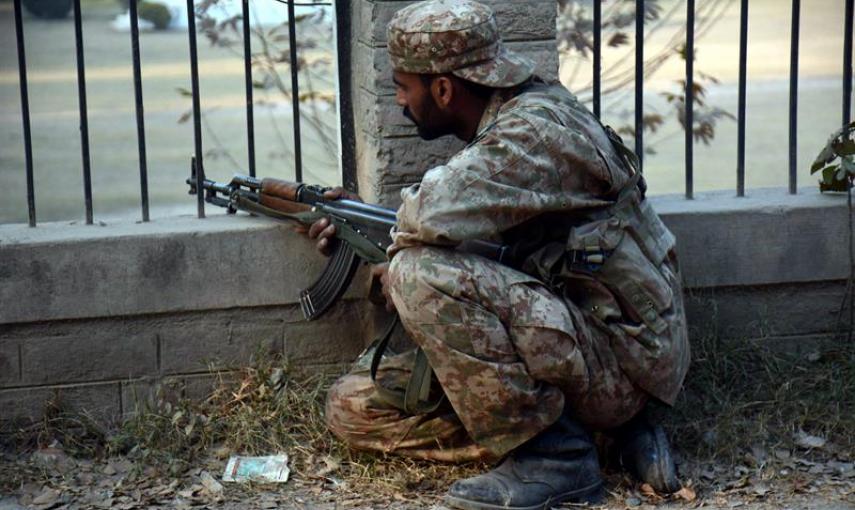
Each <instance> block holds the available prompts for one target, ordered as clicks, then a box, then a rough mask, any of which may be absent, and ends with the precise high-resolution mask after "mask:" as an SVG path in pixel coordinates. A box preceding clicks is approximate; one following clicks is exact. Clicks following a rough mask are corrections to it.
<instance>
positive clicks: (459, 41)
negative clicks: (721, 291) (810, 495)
mask: <svg viewBox="0 0 855 510" xmlns="http://www.w3.org/2000/svg"><path fill="white" fill-rule="evenodd" d="M388 49H389V55H390V57H391V60H392V64H393V68H394V76H393V79H394V82H395V85H396V87H397V102H398V104H399V105H400V106H401V107H403V111H404V115H405V116H407V117H408V118H409V119H411V120H412V121H413V122H414V123H415V125H416V126H417V127H418V132H419V135H420V136H421V137H422V138H424V139H427V140H431V139H435V138H438V137H440V136H443V135H448V134H453V135H455V136H457V137H458V138H460V139H461V140H464V141H465V142H467V143H468V145H467V146H466V147H465V148H464V149H463V150H461V151H460V152H459V153H458V154H456V155H455V156H454V157H452V158H451V159H450V160H449V161H448V163H447V164H446V165H443V166H439V167H436V168H433V169H431V170H429V171H427V172H426V173H425V175H424V177H423V179H422V181H421V183H420V184H418V185H414V186H411V187H409V188H407V189H404V190H403V191H402V192H401V198H402V205H401V207H400V209H399V210H398V215H397V225H396V228H395V229H394V230H393V232H392V237H393V244H392V245H391V246H390V248H389V250H388V255H389V259H390V261H391V262H390V263H389V264H388V265H384V266H378V267H377V268H376V269H375V275H376V276H377V277H378V278H380V280H381V281H382V282H383V283H384V292H386V294H387V297H388V299H389V302H390V303H391V304H392V306H393V307H394V309H395V310H396V311H397V313H398V315H399V317H400V320H401V322H402V324H403V326H404V328H405V329H406V331H407V333H408V334H409V336H410V337H411V338H412V340H413V341H414V342H415V343H416V344H417V345H418V349H417V350H414V351H408V352H405V353H403V354H398V355H394V356H391V355H390V356H386V357H385V358H384V359H383V362H382V364H381V363H380V357H379V356H380V355H382V348H380V354H379V355H377V356H375V357H374V360H373V362H372V363H371V365H373V366H371V367H369V366H368V358H365V359H363V360H361V362H359V363H357V366H356V367H355V368H354V370H353V371H352V372H351V373H350V374H348V375H346V376H344V377H343V378H341V379H340V380H339V381H338V382H337V383H336V384H335V385H334V386H333V388H332V389H331V390H330V393H329V396H328V400H327V407H326V419H327V421H328V424H329V426H330V428H331V430H332V431H333V432H334V433H335V434H336V435H337V436H338V437H340V438H341V439H342V440H344V441H346V442H347V443H349V444H350V445H351V446H353V447H354V448H360V449H369V450H379V451H383V452H392V453H397V454H401V455H407V456H411V457H416V458H423V459H433V460H440V461H451V462H457V461H469V460H498V459H502V460H501V463H499V464H498V466H497V467H496V468H495V469H493V470H491V471H489V472H487V473H485V474H482V475H480V476H476V477H473V478H469V479H465V480H460V481H457V482H455V483H454V484H453V485H452V486H451V488H450V489H449V492H448V495H447V496H446V503H447V504H449V505H450V506H452V507H456V508H468V509H494V508H518V509H522V508H525V509H533V508H546V507H547V506H548V505H551V504H557V503H559V502H561V501H596V500H597V499H599V498H600V497H601V494H602V481H601V478H600V473H599V464H598V459H597V453H596V449H595V447H594V445H593V444H592V441H591V438H590V436H589V432H590V431H604V432H606V433H608V434H610V435H612V436H613V437H614V438H615V440H616V444H617V446H618V449H619V453H620V457H621V462H622V463H623V465H624V466H625V467H626V468H627V469H629V470H630V471H631V472H633V473H634V474H635V475H636V476H637V477H638V478H640V479H641V480H643V481H645V482H648V483H650V484H652V485H653V487H654V488H656V489H657V490H659V491H662V492H673V491H675V490H677V489H678V488H679V482H678V481H677V479H676V475H675V471H674V464H673V461H672V459H671V456H670V452H669V446H668V442H667V439H666V437H665V435H664V433H663V431H662V429H661V427H659V426H653V425H651V424H650V423H649V422H648V421H647V419H646V418H645V414H644V412H643V410H644V408H645V406H646V405H647V403H648V402H649V401H652V400H658V401H661V402H664V403H666V404H673V403H674V400H675V399H676V397H677V393H678V392H679V389H680V387H681V385H682V382H683V378H684V376H685V374H686V370H687V368H688V363H689V346H688V343H687V335H686V325H685V314H684V310H683V300H682V290H681V287H680V279H679V275H678V271H677V261H676V255H675V252H674V244H675V243H674V238H673V236H672V235H671V233H670V232H669V231H668V230H667V229H666V228H665V226H664V225H663V224H662V222H661V221H660V219H659V217H658V216H657V215H656V214H655V212H653V210H652V209H651V208H650V206H649V204H648V202H647V201H646V200H645V199H644V191H645V186H644V181H643V180H642V179H641V176H640V174H638V173H637V171H636V160H635V156H634V155H633V154H632V152H631V151H630V150H629V149H627V148H626V147H625V146H624V145H623V144H622V143H621V141H620V139H619V137H618V136H617V135H616V134H615V133H614V132H613V131H612V130H611V129H610V128H606V127H603V126H602V124H600V122H599V121H598V120H597V119H596V118H595V117H594V116H593V115H592V114H591V113H590V112H588V111H587V110H586V109H585V108H584V107H583V106H582V105H581V104H579V102H578V101H577V100H576V98H575V97H574V96H573V95H572V94H570V93H569V92H568V91H567V90H566V89H565V88H563V87H562V86H561V85H560V84H548V83H545V82H544V81H543V80H541V79H540V78H538V77H537V76H535V75H534V73H533V69H534V65H533V64H532V63H531V62H530V61H528V60H527V59H525V58H523V57H521V56H519V55H516V54H514V53H512V52H510V51H509V50H508V49H507V48H506V47H505V46H504V45H503V44H502V41H501V39H500V37H499V33H498V29H497V26H496V21H495V18H494V16H493V13H492V12H491V10H490V9H489V8H488V7H486V6H484V5H482V4H480V3H477V2H474V1H469V0H431V1H427V2H419V3H416V4H413V5H410V6H408V7H405V8H403V9H401V10H400V11H399V12H398V13H397V14H396V15H395V16H394V18H393V19H392V20H391V22H390V23H389V26H388ZM340 193H342V192H340V191H339V192H336V193H332V194H331V196H340ZM309 235H310V236H311V237H313V238H318V239H319V240H318V247H319V249H321V250H322V251H323V250H326V249H327V248H328V244H329V242H330V238H331V237H333V236H334V235H335V229H334V227H332V226H329V225H328V224H327V223H326V222H325V221H323V220H322V221H321V222H318V223H317V224H315V225H313V226H312V228H311V229H310V232H309ZM477 239H483V240H492V241H498V242H501V243H504V244H508V245H511V246H514V250H513V253H514V257H513V258H514V263H513V264H511V265H510V266H509V265H506V264H499V263H498V262H495V261H493V260H489V259H487V258H484V257H481V256H479V255H477V254H473V253H470V252H468V251H467V250H466V249H461V246H465V245H466V243H467V241H471V240H477ZM378 365H379V368H378ZM431 371H432V372H433V374H435V377H432V376H431Z"/></svg>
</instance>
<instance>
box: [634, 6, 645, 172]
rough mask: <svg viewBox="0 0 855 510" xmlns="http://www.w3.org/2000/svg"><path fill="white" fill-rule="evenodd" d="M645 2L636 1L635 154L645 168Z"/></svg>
mask: <svg viewBox="0 0 855 510" xmlns="http://www.w3.org/2000/svg"><path fill="white" fill-rule="evenodd" d="M643 101H644V0H635V153H636V154H637V155H638V170H639V171H642V169H643V167H644V105H643Z"/></svg>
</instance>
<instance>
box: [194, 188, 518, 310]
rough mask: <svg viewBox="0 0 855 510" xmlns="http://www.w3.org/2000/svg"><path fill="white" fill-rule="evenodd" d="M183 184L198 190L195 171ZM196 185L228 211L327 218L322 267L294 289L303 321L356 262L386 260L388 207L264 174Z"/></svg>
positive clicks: (501, 253)
mask: <svg viewBox="0 0 855 510" xmlns="http://www.w3.org/2000/svg"><path fill="white" fill-rule="evenodd" d="M186 182H187V184H188V185H189V186H190V194H191V195H195V194H196V193H198V192H199V190H198V189H197V181H196V175H191V176H190V178H189V179H187V181H186ZM202 188H203V191H204V194H205V197H204V199H205V201H206V202H208V203H210V204H214V205H217V206H220V207H225V208H226V210H227V211H228V213H229V214H234V213H236V212H237V211H244V212H248V213H250V214H253V215H263V216H269V217H271V218H275V219H278V220H286V221H294V222H297V223H300V224H302V225H306V226H308V225H311V224H312V223H314V222H316V221H318V220H320V219H321V218H328V219H329V221H330V224H331V225H335V227H336V238H337V239H336V240H334V243H333V246H332V254H331V256H330V258H329V262H328V263H327V266H326V268H325V269H324V271H323V273H321V275H320V276H319V277H318V278H317V280H315V282H314V283H312V285H310V286H309V287H307V288H306V289H303V290H302V291H300V307H301V308H302V310H303V316H304V317H305V318H306V320H314V319H317V318H318V317H320V316H321V315H323V314H324V312H326V311H327V310H328V309H329V307H330V306H332V304H333V303H335V301H336V300H337V299H338V298H340V297H341V295H342V294H343V293H344V291H345V290H346V289H347V287H348V285H350V282H351V280H352V279H353V275H354V273H355V272H356V269H357V267H358V266H359V263H360V261H361V260H364V261H365V262H368V263H371V264H379V263H382V262H386V260H387V258H386V248H388V247H389V245H390V244H391V243H392V238H391V236H390V230H391V229H392V227H393V226H394V225H395V211H394V210H393V209H387V208H385V207H381V206H379V205H372V204H365V203H362V202H357V201H355V200H348V199H338V200H328V199H325V198H324V192H326V191H328V190H329V189H330V188H323V187H320V186H315V185H309V184H303V183H299V182H289V181H283V180H280V179H273V178H270V177H267V178H263V179H258V178H256V177H250V176H248V175H241V174H236V175H235V176H234V177H233V178H232V180H231V181H230V182H228V183H220V182H215V181H212V180H209V179H202ZM458 249H462V250H464V251H467V252H470V253H475V254H478V255H481V256H483V257H487V258H490V259H493V260H496V261H498V262H501V263H507V262H508V259H509V258H510V250H508V247H506V246H502V245H498V244H494V243H489V242H485V241H466V242H465V243H464V244H462V245H461V246H459V247H458Z"/></svg>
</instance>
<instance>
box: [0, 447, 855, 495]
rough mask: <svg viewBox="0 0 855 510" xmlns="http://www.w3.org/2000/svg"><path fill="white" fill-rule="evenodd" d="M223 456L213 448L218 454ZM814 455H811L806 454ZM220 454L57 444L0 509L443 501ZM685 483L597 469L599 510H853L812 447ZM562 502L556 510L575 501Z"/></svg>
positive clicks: (831, 468) (6, 484)
mask: <svg viewBox="0 0 855 510" xmlns="http://www.w3.org/2000/svg"><path fill="white" fill-rule="evenodd" d="M221 457H222V456H221ZM810 459H813V460H810ZM225 463H226V459H225V458H216V457H211V458H210V459H209V460H207V461H205V462H201V463H199V465H198V466H196V467H193V468H191V469H189V470H187V471H184V472H182V473H177V474H175V475H169V474H166V473H163V472H161V471H162V470H161V469H158V467H157V466H150V465H149V466H146V465H143V464H140V463H135V462H133V461H131V460H128V459H127V458H125V457H114V458H109V459H103V460H97V461H96V460H91V459H75V458H72V457H70V456H68V455H66V453H65V452H64V451H63V450H62V449H61V448H60V447H57V446H54V447H50V448H44V449H41V450H38V451H36V452H34V453H32V454H15V453H7V454H5V455H4V456H3V457H2V459H0V481H2V482H0V510H18V509H23V508H28V509H30V508H32V509H38V510H46V509H68V510H71V509H84V508H87V509H88V508H115V509H121V510H126V509H154V508H175V509H200V508H221V509H234V510H236V509H253V510H254V509H268V508H295V509H324V510H334V509H340V508H341V509H344V508H347V509H373V508H393V509H399V510H404V509H417V508H431V509H443V508H445V507H444V506H443V505H442V495H443V493H444V492H445V490H446V489H447V483H448V481H446V480H441V481H436V480H428V479H424V480H421V481H418V482H416V483H413V481H412V480H411V481H410V482H408V483H406V484H404V485H403V486H400V487H397V488H394V487H392V488H390V487H389V486H388V485H386V484H384V483H383V482H382V481H381V480H378V481H377V483H376V490H372V482H369V484H368V485H367V486H364V485H361V486H360V487H349V486H348V483H347V482H346V481H344V480H342V479H340V478H338V477H337V476H336V467H337V466H336V465H335V464H330V463H326V464H323V466H324V467H322V468H321V469H319V470H318V471H317V472H315V473H299V472H294V473H292V476H291V478H290V480H289V481H288V482H286V483H284V484H280V485H258V484H236V483H226V482H221V481H220V480H221V478H222V472H223V469H224V467H225ZM679 469H680V472H681V478H682V480H683V483H684V485H685V488H684V489H683V490H682V491H681V492H680V493H678V494H676V495H670V496H660V495H657V494H656V493H655V492H653V491H652V490H650V489H649V488H648V487H645V486H639V485H638V484H636V483H633V482H632V481H631V480H630V479H629V478H627V477H626V476H624V475H623V474H621V473H618V472H608V471H607V472H606V474H607V491H608V499H607V501H606V502H605V503H604V504H603V505H598V506H594V507H592V508H599V509H609V510H612V509H634V508H638V509H640V510H651V509H654V508H655V509H661V510H668V509H678V508H681V509H682V508H710V509H723V510H724V509H733V508H738V509H745V510H749V509H750V510H771V509H792V510H797V509H805V510H808V509H815V510H843V509H853V508H855V469H853V463H852V461H851V459H849V460H847V461H841V460H836V459H835V458H834V456H833V455H831V456H829V455H828V454H827V452H826V453H823V454H818V451H810V450H807V451H802V450H799V451H789V450H775V451H773V452H771V453H770V452H765V451H760V450H757V451H754V452H752V453H751V454H748V455H746V459H745V462H744V463H742V464H738V465H724V464H709V463H708V464H704V465H699V464H694V463H692V462H690V461H685V460H683V461H681V462H680V464H679ZM577 507H579V506H578V505H576V506H574V505H562V506H559V507H557V508H577Z"/></svg>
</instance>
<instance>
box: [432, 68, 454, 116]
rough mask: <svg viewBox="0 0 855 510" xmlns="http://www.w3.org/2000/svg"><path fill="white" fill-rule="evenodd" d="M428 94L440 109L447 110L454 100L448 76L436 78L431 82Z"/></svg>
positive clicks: (452, 88) (451, 84) (452, 87)
mask: <svg viewBox="0 0 855 510" xmlns="http://www.w3.org/2000/svg"><path fill="white" fill-rule="evenodd" d="M430 92H431V95H432V96H433V99H434V101H435V102H436V104H437V105H438V106H439V107H440V108H443V109H448V108H449V107H450V105H451V102H452V101H453V100H454V82H453V81H452V80H451V79H450V78H449V77H448V76H438V77H436V78H435V79H434V80H433V81H432V82H431V84H430Z"/></svg>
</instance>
